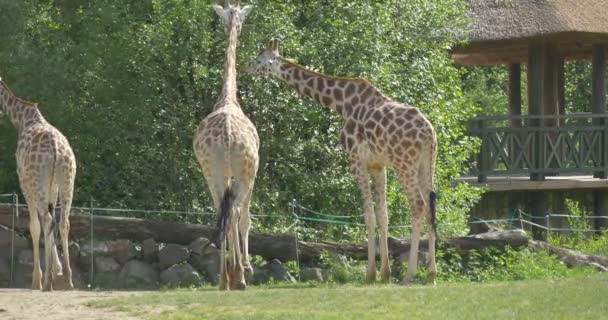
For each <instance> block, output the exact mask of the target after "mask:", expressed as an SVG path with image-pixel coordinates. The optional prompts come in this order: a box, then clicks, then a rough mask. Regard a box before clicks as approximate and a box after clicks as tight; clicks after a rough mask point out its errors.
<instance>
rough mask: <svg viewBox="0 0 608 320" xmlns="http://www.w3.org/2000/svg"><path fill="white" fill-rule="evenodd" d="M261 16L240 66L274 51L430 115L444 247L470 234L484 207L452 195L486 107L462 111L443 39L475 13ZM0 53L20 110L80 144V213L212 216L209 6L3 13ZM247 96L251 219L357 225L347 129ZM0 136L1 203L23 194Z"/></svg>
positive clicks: (21, 5) (29, 1) (424, 7)
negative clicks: (469, 129)
mask: <svg viewBox="0 0 608 320" xmlns="http://www.w3.org/2000/svg"><path fill="white" fill-rule="evenodd" d="M251 3H252V4H253V5H254V6H255V9H254V11H253V13H252V15H251V16H250V17H249V18H248V19H247V20H246V23H245V26H244V28H243V32H242V35H241V43H240V45H239V51H238V55H239V56H238V61H239V62H240V64H241V65H242V64H243V63H244V62H246V61H250V60H251V59H252V58H253V57H254V56H255V55H256V54H257V53H258V51H259V49H260V47H261V46H262V45H263V44H264V43H265V42H266V41H267V40H269V39H270V38H273V37H278V38H281V39H283V43H284V52H283V53H284V56H286V57H288V58H290V59H293V60H296V61H297V62H299V63H301V64H303V65H306V66H311V67H314V68H316V69H318V70H320V71H322V72H325V73H328V74H336V75H342V76H354V77H358V76H362V77H367V78H369V79H370V80H371V81H372V82H374V83H375V85H376V86H377V87H378V88H379V89H381V90H382V91H383V92H385V93H386V94H387V95H388V96H391V97H393V98H394V99H395V100H398V101H401V102H404V103H408V104H412V105H415V106H418V107H419V108H421V110H423V111H424V112H425V114H427V115H428V116H429V118H430V119H431V121H432V122H433V124H434V126H435V128H436V130H437V133H438V138H439V157H438V167H437V173H436V189H437V191H438V193H439V194H440V198H439V206H438V214H439V230H440V232H441V234H442V236H446V237H447V236H452V235H460V234H463V233H465V232H466V221H467V217H466V214H467V211H468V209H469V208H470V207H471V206H472V205H473V204H474V203H475V202H476V200H477V199H478V198H479V195H480V192H479V191H477V190H475V189H473V188H470V187H467V186H465V185H460V186H458V187H456V188H455V187H454V186H453V185H452V179H453V178H455V177H458V176H459V175H461V174H463V173H466V172H467V171H468V166H469V165H470V161H469V159H471V155H472V154H473V152H475V150H476V149H477V147H478V142H477V141H476V140H475V139H472V138H470V137H467V136H466V120H467V119H469V118H470V117H472V116H473V115H474V114H475V113H476V111H477V108H476V107H475V106H474V105H472V104H471V103H469V100H468V99H467V98H465V97H464V95H463V92H462V90H461V80H460V77H461V75H462V74H461V72H460V71H459V70H458V69H456V68H455V67H454V66H453V64H452V62H451V61H450V59H449V56H448V51H447V49H448V48H449V47H450V46H451V45H452V44H453V40H452V39H450V37H449V33H447V32H446V33H445V34H444V37H437V34H438V31H437V30H439V31H441V30H458V29H460V28H462V27H464V26H465V25H466V20H465V19H464V14H463V13H464V10H465V1H463V0H415V1H403V0H390V1H383V2H369V1H345V0H337V1H322V5H321V4H318V3H316V2H302V1H296V0H287V1H282V2H277V1H267V0H255V1H251ZM439 33H441V32H439ZM0 43H2V47H0V72H1V76H2V77H3V79H4V80H5V81H7V82H8V84H9V86H11V88H13V89H14V91H15V92H16V93H17V94H18V95H19V96H22V97H24V98H27V99H29V100H34V101H39V102H41V110H42V112H43V114H44V115H45V117H46V118H47V119H48V120H49V121H50V122H51V123H52V124H54V125H55V126H56V127H58V128H59V129H60V130H61V131H62V132H63V133H64V134H65V135H66V136H67V137H68V139H69V140H70V142H71V144H72V147H73V149H74V151H75V154H76V156H77V160H78V176H77V180H76V191H75V204H76V205H83V204H86V203H88V202H89V201H90V200H91V199H93V200H94V201H95V204H96V205H98V206H101V207H121V208H125V207H126V208H141V209H163V210H187V211H193V210H195V211H196V210H202V211H206V212H213V211H214V210H213V208H212V203H211V200H210V197H209V194H208V192H207V188H206V185H205V180H204V178H203V177H202V174H201V172H200V170H199V168H198V165H197V164H196V162H195V160H194V157H193V155H192V151H191V149H192V148H191V139H192V130H193V129H194V128H195V127H196V126H197V124H198V122H199V121H200V120H201V119H202V118H203V117H204V116H205V115H207V114H208V113H209V112H210V111H211V109H212V106H213V104H214V102H215V101H216V99H217V97H218V93H219V91H220V88H221V75H222V68H223V60H224V50H225V45H226V44H225V35H224V33H223V28H221V26H220V25H219V23H218V19H217V17H216V15H215V13H214V12H213V10H211V9H210V8H209V6H208V4H207V3H206V2H204V1H194V0H185V1H178V0H144V1H118V0H100V1H91V0H87V1H72V0H68V1H39V0H24V1H9V0H0ZM239 86H240V96H241V100H242V107H243V109H244V111H245V113H246V114H247V115H248V116H249V117H250V118H251V119H252V121H253V122H254V123H255V124H256V126H257V128H258V132H259V135H260V140H261V150H260V170H259V174H258V179H257V181H256V188H255V191H254V195H253V203H252V211H253V212H254V213H260V214H272V215H287V214H288V213H289V212H290V208H289V204H290V203H292V201H293V200H294V199H295V200H296V201H297V202H298V203H299V204H301V205H303V206H306V207H309V208H313V209H315V210H328V211H331V212H334V213H339V214H349V215H351V214H359V213H361V204H360V195H359V191H358V189H357V188H356V186H355V183H354V180H353V179H352V177H351V175H350V173H349V170H348V164H347V161H346V157H345V155H344V152H342V150H341V148H340V146H339V139H338V132H339V130H340V127H341V125H342V124H341V122H340V120H339V118H338V116H337V115H335V114H332V113H330V112H329V111H327V110H324V109H321V108H320V107H319V106H317V105H316V104H315V103H313V102H311V101H310V100H308V99H302V98H301V97H299V96H296V95H295V94H294V93H293V92H292V91H290V90H289V89H287V88H286V87H285V86H283V85H281V84H279V83H277V82H274V81H262V80H256V79H251V78H248V77H243V78H241V79H239ZM0 130H1V132H3V134H2V135H0V190H5V191H6V192H11V191H17V190H18V189H19V188H18V184H17V179H16V174H15V164H14V158H13V156H12V154H13V153H14V150H15V141H16V137H15V133H14V130H13V129H12V128H10V125H9V124H8V123H7V122H6V121H0ZM388 184H389V186H388V205H389V211H390V212H391V224H394V225H407V224H409V209H408V206H407V201H406V199H405V197H404V195H403V192H402V191H401V188H400V186H399V183H398V181H397V179H396V178H395V177H394V175H393V174H390V175H389V182H388ZM175 219H180V220H184V219H186V218H185V217H178V216H176V217H175ZM190 221H203V220H202V218H201V219H199V218H196V217H193V218H192V220H190ZM289 221H290V220H285V219H276V218H262V219H259V220H257V221H256V222H255V223H256V224H255V225H256V227H263V228H266V229H269V230H271V229H272V230H283V229H284V228H285V227H287V226H288V225H289V224H290V222H289ZM360 222H361V221H360ZM302 230H305V234H310V236H311V237H318V238H323V237H325V238H335V239H361V238H362V234H363V232H362V230H361V228H358V227H343V226H332V225H322V224H318V223H306V224H305V226H302ZM306 230H310V233H308V232H306ZM312 230H318V231H314V232H313V231H312ZM392 232H393V233H397V234H398V235H405V234H406V233H407V232H405V231H401V230H392Z"/></svg>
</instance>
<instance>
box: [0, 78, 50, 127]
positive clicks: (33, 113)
mask: <svg viewBox="0 0 608 320" xmlns="http://www.w3.org/2000/svg"><path fill="white" fill-rule="evenodd" d="M0 110H2V113H4V114H6V116H7V117H8V119H9V120H10V121H11V123H12V124H13V126H15V128H16V129H17V131H18V132H19V133H21V132H22V131H23V130H24V129H25V128H27V127H29V126H31V125H33V124H36V123H40V122H45V121H46V120H44V117H43V116H42V114H41V113H40V111H39V110H38V108H37V107H36V105H35V104H33V103H32V102H29V101H25V100H22V99H20V98H19V97H17V96H15V95H14V94H13V93H12V92H11V91H10V89H9V88H8V87H7V86H6V84H4V82H1V81H0Z"/></svg>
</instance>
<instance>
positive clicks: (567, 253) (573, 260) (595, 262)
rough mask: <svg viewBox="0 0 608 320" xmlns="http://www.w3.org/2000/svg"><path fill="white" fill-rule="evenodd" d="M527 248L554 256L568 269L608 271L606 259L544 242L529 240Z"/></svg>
mask: <svg viewBox="0 0 608 320" xmlns="http://www.w3.org/2000/svg"><path fill="white" fill-rule="evenodd" d="M529 247H530V249H532V250H533V251H536V252H538V251H547V252H549V253H550V254H553V255H556V256H557V257H558V258H559V259H560V260H561V261H562V262H563V263H565V264H566V265H567V266H568V267H570V268H575V267H581V266H591V267H594V268H596V269H598V270H600V271H604V272H606V271H608V257H605V256H598V255H592V254H584V253H582V252H579V251H575V250H572V249H567V248H560V247H556V246H554V245H552V244H549V243H547V242H544V241H537V240H530V242H529Z"/></svg>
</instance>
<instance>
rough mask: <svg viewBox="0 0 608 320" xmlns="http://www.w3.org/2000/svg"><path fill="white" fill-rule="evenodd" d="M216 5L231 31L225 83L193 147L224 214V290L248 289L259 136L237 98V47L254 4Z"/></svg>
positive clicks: (250, 269)
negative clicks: (227, 254)
mask: <svg viewBox="0 0 608 320" xmlns="http://www.w3.org/2000/svg"><path fill="white" fill-rule="evenodd" d="M239 2H240V1H239ZM213 7H214V9H215V11H216V12H217V14H218V15H219V16H220V20H221V21H222V23H223V25H224V29H225V32H226V34H227V35H228V48H227V49H226V62H225V66H224V78H223V81H224V83H223V88H222V92H221V94H220V97H219V99H218V101H217V103H216V104H215V106H214V111H213V112H212V113H211V114H209V115H208V116H207V117H206V118H204V119H203V120H202V121H201V123H200V124H199V126H198V128H197V130H196V131H195V134H194V140H193V148H194V153H195V156H196V159H197V161H198V163H199V165H200V166H201V169H202V171H203V175H204V176H205V178H206V180H207V184H208V186H209V190H210V192H211V196H212V198H213V203H214V205H215V208H216V209H217V211H218V215H219V216H220V221H219V222H218V227H219V229H220V247H221V249H220V250H221V254H220V283H219V287H220V290H226V289H245V287H246V283H245V277H244V274H245V272H248V273H252V272H253V269H252V268H251V263H250V261H249V242H248V238H249V228H250V224H251V221H250V217H249V206H250V203H251V193H252V191H253V185H254V181H255V176H256V174H257V170H258V162H259V160H258V150H259V147H260V140H259V137H258V134H257V131H256V128H255V126H254V125H253V123H252V122H251V121H250V120H249V119H248V118H247V116H245V114H244V113H243V110H242V109H241V107H240V105H239V102H238V100H237V83H236V77H237V72H236V47H237V40H238V36H239V33H240V30H241V25H242V23H243V20H244V19H245V17H246V16H247V14H249V13H250V12H251V9H252V7H251V6H244V7H242V8H241V7H240V3H238V2H237V4H236V5H231V4H230V3H229V1H226V6H225V7H222V6H219V5H214V6H213ZM239 235H240V240H241V241H240V242H241V243H239ZM226 243H227V244H226ZM241 244H242V250H241V248H240V246H241ZM226 246H228V253H229V256H228V261H226V249H227V248H226ZM243 265H244V267H243Z"/></svg>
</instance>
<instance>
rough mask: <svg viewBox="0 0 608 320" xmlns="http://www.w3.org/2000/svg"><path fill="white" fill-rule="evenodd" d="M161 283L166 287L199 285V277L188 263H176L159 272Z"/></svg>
mask: <svg viewBox="0 0 608 320" xmlns="http://www.w3.org/2000/svg"><path fill="white" fill-rule="evenodd" d="M160 281H161V284H162V285H164V286H168V287H188V286H191V285H200V284H201V277H200V275H199V274H198V272H197V271H196V270H195V269H194V268H193V267H192V266H191V265H190V264H188V263H181V264H176V265H173V266H172V267H170V268H169V269H167V270H165V271H163V272H161V274H160Z"/></svg>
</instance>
